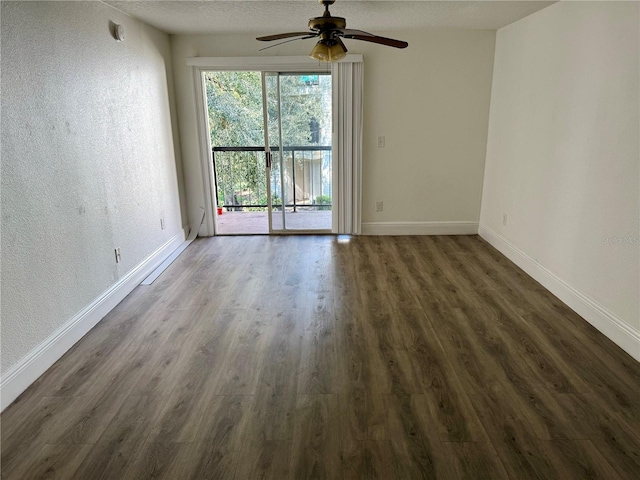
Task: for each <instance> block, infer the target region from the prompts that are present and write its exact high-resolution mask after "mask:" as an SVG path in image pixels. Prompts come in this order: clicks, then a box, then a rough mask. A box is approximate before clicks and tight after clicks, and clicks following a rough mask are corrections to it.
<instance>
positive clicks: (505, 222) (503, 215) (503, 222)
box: [502, 213, 507, 227]
mask: <svg viewBox="0 0 640 480" xmlns="http://www.w3.org/2000/svg"><path fill="white" fill-rule="evenodd" d="M502 225H504V226H505V227H506V226H507V214H506V213H503V214H502Z"/></svg>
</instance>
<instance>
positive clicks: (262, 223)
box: [216, 211, 331, 235]
mask: <svg viewBox="0 0 640 480" xmlns="http://www.w3.org/2000/svg"><path fill="white" fill-rule="evenodd" d="M216 217H217V233H218V235H239V234H250V235H259V234H268V233H269V218H268V212H226V211H225V212H223V213H222V215H217V216H216ZM273 222H274V223H273V228H274V230H281V229H282V212H274V219H273ZM286 229H287V230H293V231H295V230H331V212H330V211H297V212H295V213H294V212H286Z"/></svg>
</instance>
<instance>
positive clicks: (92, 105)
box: [1, 2, 186, 372]
mask: <svg viewBox="0 0 640 480" xmlns="http://www.w3.org/2000/svg"><path fill="white" fill-rule="evenodd" d="M1 21H2V25H1V33H2V57H1V61H2V118H1V121H2V124H1V125H2V362H1V366H2V372H6V371H7V369H9V368H10V367H12V366H13V365H15V364H16V363H17V362H19V361H20V359H22V358H23V357H24V356H25V355H27V354H28V353H29V352H30V351H31V350H32V349H33V348H35V347H36V346H37V345H38V344H39V343H41V342H42V341H43V340H44V339H46V338H47V337H48V336H49V335H50V334H51V333H53V332H54V331H55V330H56V329H57V328H59V327H60V326H61V325H62V324H64V323H65V322H66V321H68V320H69V319H70V318H72V317H73V316H74V315H75V314H76V313H78V312H79V311H80V310H81V309H83V308H84V307H85V306H87V305H88V304H89V303H91V302H92V301H93V300H94V299H96V298H97V297H98V296H99V295H100V294H101V293H102V292H104V291H105V290H106V289H107V288H109V287H110V286H111V285H113V284H114V283H115V282H116V281H117V280H118V279H119V278H121V277H122V276H123V275H124V274H126V273H127V272H128V271H130V270H131V269H132V268H133V267H134V266H136V265H137V264H138V263H140V262H141V261H142V260H143V259H144V258H146V257H147V256H148V255H149V254H151V253H152V252H153V251H154V250H155V249H157V248H158V247H159V246H160V245H162V244H164V243H165V242H166V241H167V240H168V239H170V238H171V237H173V236H174V235H176V233H178V232H179V231H180V230H181V229H182V227H183V220H182V215H181V209H180V208H181V207H180V192H179V186H178V185H179V181H180V180H179V176H178V173H177V172H178V171H179V168H177V165H176V155H175V152H174V141H173V133H172V120H171V112H170V103H171V102H170V98H169V93H168V92H169V91H170V90H171V89H170V88H169V89H168V86H167V85H168V83H167V82H168V81H169V82H171V81H172V71H171V68H172V67H171V62H170V48H169V38H168V36H167V35H165V34H163V33H161V32H159V31H157V30H155V29H153V28H151V27H148V26H146V25H144V24H142V23H140V22H138V21H136V20H134V19H132V18H130V17H128V16H126V15H123V14H121V13H120V12H118V11H116V10H114V9H112V8H110V7H108V6H106V5H104V4H100V3H97V2H2V19H1ZM110 22H115V23H119V24H122V25H123V26H124V28H125V31H126V39H125V41H124V42H117V41H115V40H114V39H113V37H112V35H111V33H110ZM161 217H163V218H164V220H165V224H166V228H165V230H161V228H160V218H161ZM185 223H186V222H185ZM115 247H120V249H121V254H122V262H121V263H119V264H117V265H116V263H115V260H114V251H113V250H114V248H115Z"/></svg>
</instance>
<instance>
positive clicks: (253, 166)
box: [203, 71, 269, 235]
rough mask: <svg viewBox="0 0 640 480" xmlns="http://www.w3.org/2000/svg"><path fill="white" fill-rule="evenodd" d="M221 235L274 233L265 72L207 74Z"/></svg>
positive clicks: (218, 227)
mask: <svg viewBox="0 0 640 480" xmlns="http://www.w3.org/2000/svg"><path fill="white" fill-rule="evenodd" d="M203 80H204V83H205V87H206V99H207V110H208V114H209V126H210V132H209V134H210V137H211V146H212V150H213V151H212V158H213V167H214V174H215V197H216V198H215V203H216V206H217V214H216V233H217V234H218V235H236V234H257V233H262V234H265V233H269V217H268V212H267V186H268V182H267V170H266V166H265V163H266V162H265V153H264V131H263V130H264V121H263V108H262V97H263V96H262V88H261V74H260V72H244V71H242V72H226V71H225V72H205V73H204V74H203Z"/></svg>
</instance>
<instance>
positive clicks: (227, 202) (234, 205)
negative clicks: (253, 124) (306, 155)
mask: <svg viewBox="0 0 640 480" xmlns="http://www.w3.org/2000/svg"><path fill="white" fill-rule="evenodd" d="M211 150H212V156H213V167H214V173H215V177H216V178H215V185H216V202H217V205H218V207H223V208H226V209H227V210H241V209H244V208H266V207H267V206H268V205H267V200H266V182H267V179H266V152H265V147H248V146H244V147H213V148H212V149H211ZM325 151H329V152H330V151H331V146H327V145H296V146H286V147H282V152H283V153H291V157H290V158H287V159H283V162H284V161H285V160H286V161H287V162H291V166H292V168H290V169H288V170H287V172H288V173H290V177H291V183H292V188H291V190H292V194H291V195H287V197H290V198H291V199H292V202H289V203H286V204H285V205H284V207H285V208H292V209H293V211H294V212H295V211H297V209H298V208H299V207H304V208H311V209H320V210H330V209H331V203H330V202H329V203H316V202H315V198H314V199H313V200H312V203H304V200H303V201H302V202H301V201H300V199H299V198H297V197H298V195H297V192H296V190H298V189H299V188H300V186H299V185H298V184H297V182H296V152H325ZM223 152H227V153H230V152H237V153H247V152H253V153H254V154H256V155H257V154H258V153H259V152H262V153H265V157H264V162H261V163H260V162H257V163H256V166H257V167H259V168H258V169H253V168H252V169H250V170H251V171H248V172H243V173H240V174H239V175H241V176H243V177H247V178H244V180H247V181H249V183H252V184H254V185H256V186H257V189H258V191H257V192H254V191H253V190H252V191H251V193H250V194H249V196H251V199H252V200H253V201H250V202H249V203H244V200H245V198H243V197H245V196H247V195H242V194H240V195H239V194H237V192H240V191H241V190H240V189H239V188H235V187H236V185H233V187H232V188H228V187H229V185H228V183H229V181H230V179H225V178H224V177H225V176H233V175H231V172H230V171H229V172H219V168H218V167H220V165H219V163H222V162H220V161H219V160H221V159H220V158H219V157H220V154H221V153H223ZM271 152H272V153H273V154H274V155H275V154H276V153H279V152H280V147H277V146H274V147H271ZM216 153H217V154H218V159H217V158H216ZM217 160H218V161H217ZM256 160H257V158H256ZM302 165H303V169H304V162H303V163H302ZM245 166H246V165H245ZM260 166H261V167H260ZM272 168H274V167H272ZM276 168H277V167H276ZM224 169H225V170H232V169H233V165H228V164H227V165H224ZM303 173H304V170H303ZM236 175H238V173H237V172H236ZM271 180H272V179H268V181H269V182H271ZM323 181H324V180H323V178H322V171H321V172H320V182H321V184H322V182H323ZM221 184H225V185H226V186H227V192H226V193H227V194H228V193H230V192H233V194H232V196H231V197H232V198H228V195H227V194H225V195H224V201H221V193H224V192H221V191H220V186H221ZM272 184H273V183H272ZM260 185H262V186H263V188H264V189H265V191H264V192H260V191H259V189H260ZM284 188H285V187H284V186H283V185H280V193H281V194H282V193H283V192H282V190H283V189H284ZM321 191H322V190H321ZM271 193H272V206H273V208H275V209H280V208H282V207H283V205H282V200H281V198H280V197H279V196H274V192H273V191H272V192H271ZM275 193H277V192H275ZM320 196H323V195H322V193H321V195H320ZM317 197H318V196H316V198H317ZM256 198H257V199H258V201H256ZM262 198H264V201H259V200H262ZM288 199H289V198H287V200H288ZM274 200H275V202H274ZM278 200H279V201H280V202H279V203H278Z"/></svg>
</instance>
